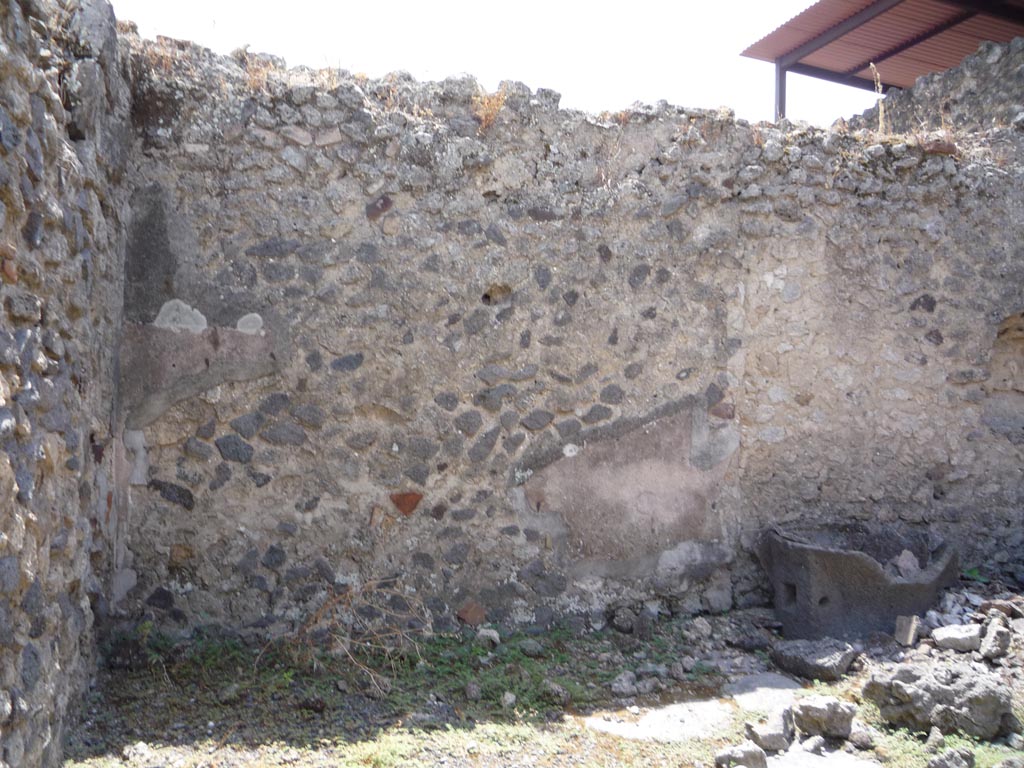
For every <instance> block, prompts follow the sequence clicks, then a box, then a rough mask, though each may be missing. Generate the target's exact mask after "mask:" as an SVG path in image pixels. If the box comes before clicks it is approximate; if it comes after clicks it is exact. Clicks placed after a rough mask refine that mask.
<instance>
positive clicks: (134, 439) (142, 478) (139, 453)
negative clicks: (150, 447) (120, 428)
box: [124, 429, 149, 485]
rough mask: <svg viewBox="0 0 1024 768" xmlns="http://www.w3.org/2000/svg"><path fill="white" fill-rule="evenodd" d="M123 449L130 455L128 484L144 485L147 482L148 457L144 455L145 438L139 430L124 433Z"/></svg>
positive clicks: (128, 430)
mask: <svg viewBox="0 0 1024 768" xmlns="http://www.w3.org/2000/svg"><path fill="white" fill-rule="evenodd" d="M124 447H125V448H127V449H128V453H130V454H131V465H132V468H131V474H130V475H129V477H128V482H129V483H131V484H132V485H145V484H146V483H148V482H149V457H148V456H147V455H146V438H145V436H144V435H143V433H142V430H140V429H126V430H125V431H124Z"/></svg>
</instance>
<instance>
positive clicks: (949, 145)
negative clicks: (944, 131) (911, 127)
mask: <svg viewBox="0 0 1024 768" xmlns="http://www.w3.org/2000/svg"><path fill="white" fill-rule="evenodd" d="M922 149H923V150H924V153H925V154H926V155H955V154H956V144H954V143H953V142H952V141H946V140H945V139H934V140H933V141H926V142H925V143H924V146H923V147H922Z"/></svg>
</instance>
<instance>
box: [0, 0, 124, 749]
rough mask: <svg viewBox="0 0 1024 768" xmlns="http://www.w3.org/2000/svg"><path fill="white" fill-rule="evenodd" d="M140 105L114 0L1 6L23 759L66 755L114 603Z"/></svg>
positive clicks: (11, 671)
mask: <svg viewBox="0 0 1024 768" xmlns="http://www.w3.org/2000/svg"><path fill="white" fill-rule="evenodd" d="M129 108H130V90H129V88H128V86H127V81H126V80H125V78H124V73H123V72H122V71H121V67H120V64H119V58H118V54H117V39H116V33H115V28H114V17H113V14H112V13H111V11H110V8H109V6H107V5H106V4H104V3H93V4H90V3H85V4H84V5H80V4H79V3H73V2H68V3H63V4H57V3H47V2H35V3H31V4H30V3H16V2H4V3H2V4H0V305H2V306H0V765H8V766H12V768H14V767H16V766H39V765H56V764H57V763H58V762H59V760H60V748H61V738H62V730H63V728H64V723H65V716H66V714H67V713H68V710H69V708H73V704H74V702H75V699H76V697H77V695H78V694H79V693H80V692H81V690H82V689H83V687H84V685H85V684H86V681H87V679H88V677H89V676H90V674H91V664H92V659H93V649H94V642H95V636H94V631H93V626H94V618H95V616H96V614H97V613H99V614H100V615H102V614H103V613H104V612H105V611H106V608H107V595H108V593H109V584H108V582H107V581H106V578H107V574H108V573H109V569H110V566H111V565H112V564H113V563H112V561H113V559H114V550H113V549H112V542H113V541H114V539H115V538H116V537H117V526H118V518H117V516H116V507H117V498H116V497H117V495H118V494H117V482H116V480H115V474H116V473H115V472H114V469H113V465H112V459H111V456H112V454H113V453H114V452H115V451H114V449H113V446H114V441H113V440H112V434H113V433H114V431H115V425H114V423H113V421H112V419H113V413H114V403H115V399H116V396H115V381H116V377H115V369H116V350H117V347H118V334H117V329H118V327H119V326H120V322H121V318H120V306H121V295H122V287H121V284H122V279H121V275H122V271H123V266H122V263H121V257H120V254H121V253H122V252H123V248H124V245H123V240H124V228H123V225H122V221H123V217H124V215H125V210H124V200H122V199H121V198H120V197H119V195H118V193H117V191H116V185H117V184H118V183H119V181H120V180H121V179H122V178H123V174H124V171H125V164H126V161H127V156H128V152H129V150H130V147H131V138H130V136H131V134H130V126H129V122H128V115H129ZM121 554H122V556H123V554H124V552H123V551H122V553H121Z"/></svg>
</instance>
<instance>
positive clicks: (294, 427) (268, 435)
mask: <svg viewBox="0 0 1024 768" xmlns="http://www.w3.org/2000/svg"><path fill="white" fill-rule="evenodd" d="M260 437H261V438H263V439H264V440H266V441H267V442H268V443H270V444H271V445H302V444H303V443H305V442H306V430H304V429H303V428H302V427H300V426H299V425H298V424H296V423H295V422H294V421H278V422H275V423H273V424H271V425H270V426H268V427H265V428H264V429H263V431H262V432H260Z"/></svg>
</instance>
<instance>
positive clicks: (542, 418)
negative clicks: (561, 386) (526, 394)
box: [520, 410, 555, 431]
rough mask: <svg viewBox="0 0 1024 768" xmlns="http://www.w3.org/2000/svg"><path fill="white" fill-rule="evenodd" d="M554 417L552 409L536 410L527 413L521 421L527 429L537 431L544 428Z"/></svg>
mask: <svg viewBox="0 0 1024 768" xmlns="http://www.w3.org/2000/svg"><path fill="white" fill-rule="evenodd" d="M554 417H555V415H554V414H553V413H551V411H542V410H535V411H530V412H529V413H528V414H526V416H525V417H523V420H522V421H521V422H520V423H521V424H522V425H523V426H524V427H526V428H527V429H529V430H533V431H536V430H538V429H544V427H546V426H547V425H548V424H550V423H551V420H552V419H553V418H554Z"/></svg>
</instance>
